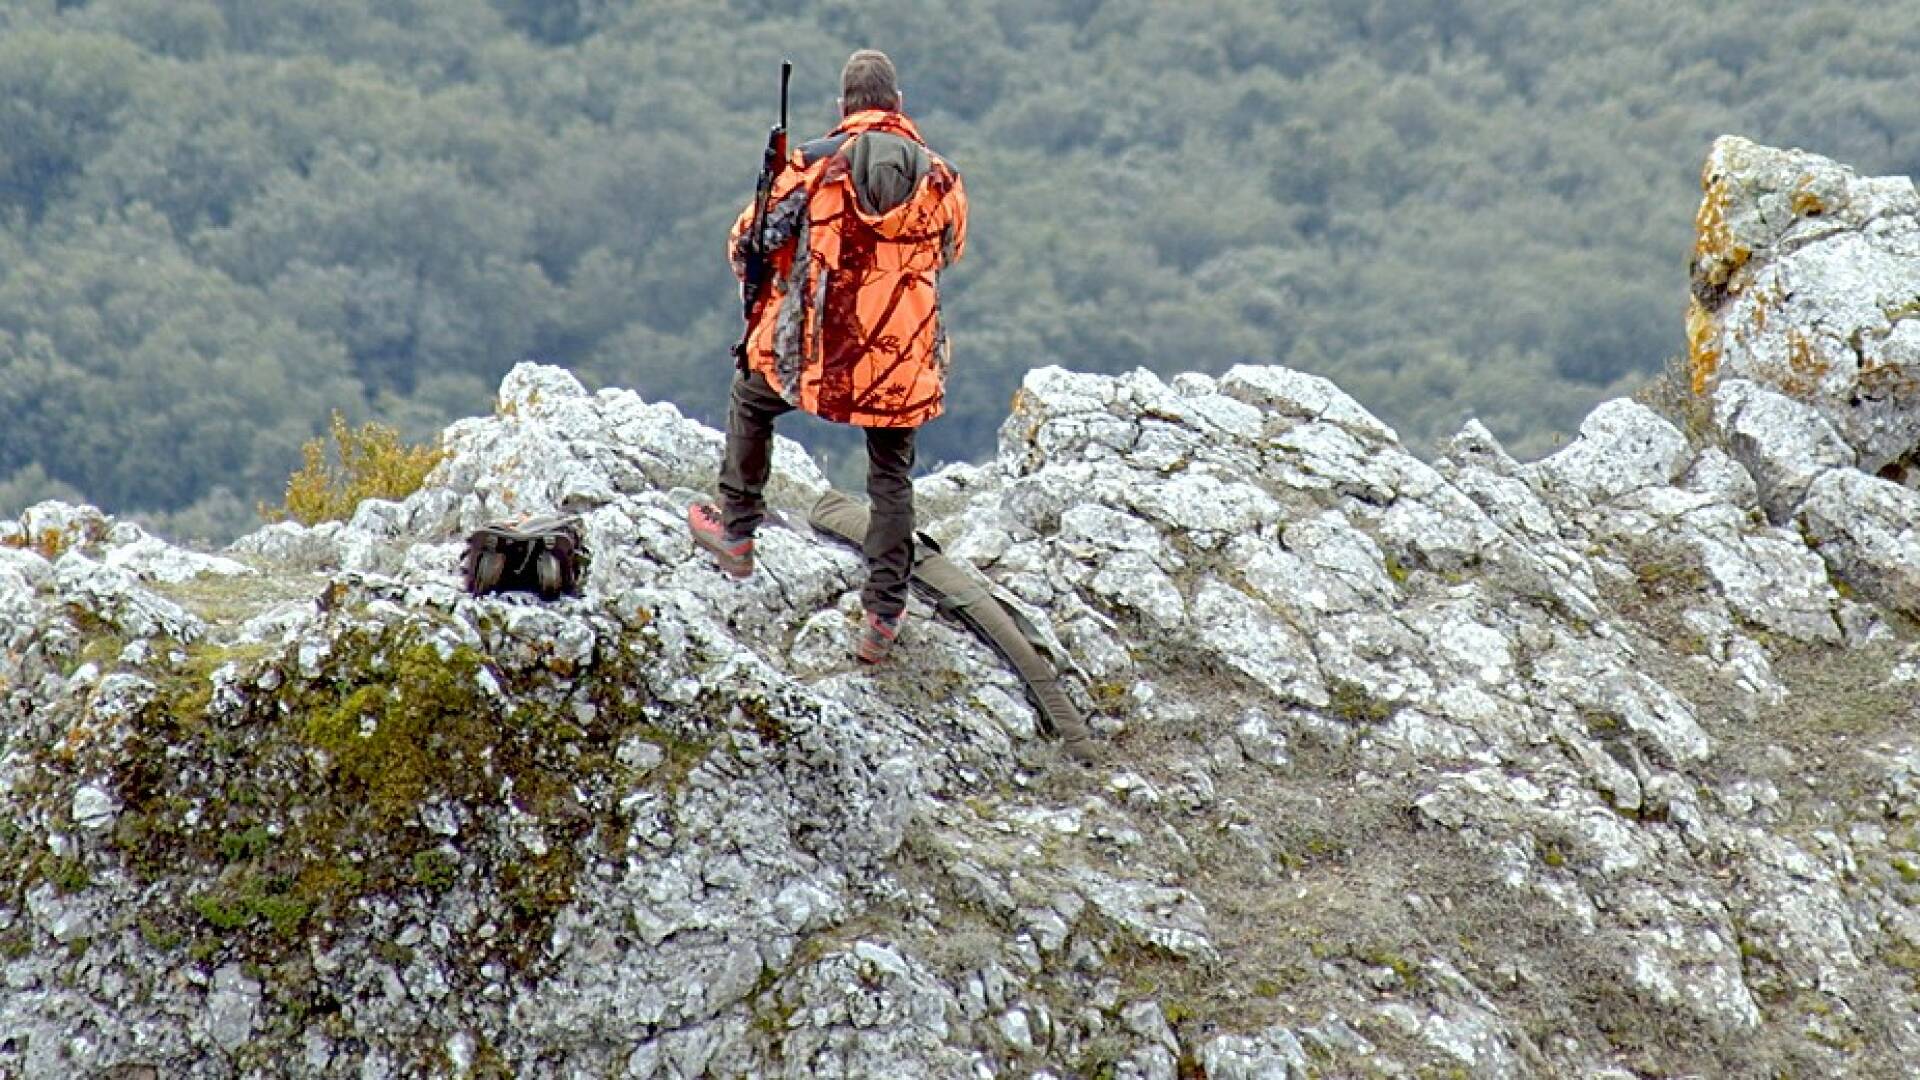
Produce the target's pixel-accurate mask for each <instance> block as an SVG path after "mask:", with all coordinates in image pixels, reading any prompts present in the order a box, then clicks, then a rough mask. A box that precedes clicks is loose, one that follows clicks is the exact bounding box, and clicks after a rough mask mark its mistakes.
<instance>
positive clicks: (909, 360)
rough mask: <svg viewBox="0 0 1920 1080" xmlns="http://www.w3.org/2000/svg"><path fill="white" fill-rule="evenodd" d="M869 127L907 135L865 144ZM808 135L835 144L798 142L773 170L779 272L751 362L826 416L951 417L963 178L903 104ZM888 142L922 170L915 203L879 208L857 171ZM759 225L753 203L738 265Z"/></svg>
mask: <svg viewBox="0 0 1920 1080" xmlns="http://www.w3.org/2000/svg"><path fill="white" fill-rule="evenodd" d="M869 132H873V133H881V134H884V135H891V136H896V137H897V139H895V140H887V139H877V140H875V141H874V142H873V143H872V144H871V145H870V146H868V147H866V148H864V149H861V148H859V147H858V145H857V144H858V140H859V139H860V137H861V136H862V135H865V134H867V133H869ZM835 139H838V140H839V142H838V143H837V146H835V144H834V143H832V142H831V140H835ZM898 140H906V142H900V141H898ZM909 144H910V145H909ZM809 145H810V146H816V147H828V146H832V147H834V148H833V149H832V150H831V152H828V153H825V154H824V156H821V157H819V158H818V159H817V160H813V161H809V160H807V157H806V155H805V154H804V153H803V151H804V150H805V148H801V149H797V150H795V151H793V153H792V154H791V155H790V156H789V158H788V160H787V162H786V165H785V167H784V168H783V169H782V171H781V172H780V174H779V175H778V176H777V177H776V178H775V179H774V183H773V188H772V192H771V194H770V196H769V198H768V208H769V209H768V213H767V217H766V225H765V229H766V237H767V239H768V242H769V245H770V246H773V248H774V254H773V257H772V259H771V264H772V269H771V273H770V278H769V280H768V282H767V286H766V288H764V289H763V290H762V292H761V300H760V303H759V305H758V309H757V311H756V312H755V313H754V317H753V329H752V332H751V333H750V334H749V335H748V343H747V361H748V363H749V364H750V365H751V366H752V368H753V370H755V371H758V372H759V373H760V374H762V375H764V376H766V379H767V382H768V383H769V384H771V385H772V387H773V388H774V390H775V391H777V392H778V393H779V394H780V395H781V396H782V397H783V398H785V399H786V400H787V401H789V402H791V403H792V404H794V405H797V406H799V407H800V408H802V409H805V410H806V411H807V412H810V413H813V414H814V415H816V416H819V417H821V418H823V419H826V420H833V421H837V422H839V423H843V424H853V425H855V426H858V427H889V428H898V427H918V426H920V425H921V424H924V423H926V422H927V421H929V420H931V419H933V418H934V417H936V416H938V415H940V410H941V405H942V397H943V393H944V382H945V379H946V373H947V363H948V359H949V356H950V349H949V346H948V342H947V335H946V330H945V328H944V327H942V326H941V323H940V271H941V270H942V269H944V268H945V267H947V266H950V265H952V264H953V263H954V262H955V261H957V260H958V259H959V258H960V254H961V252H962V250H963V249H964V248H965V246H966V236H967V196H966V191H965V189H964V188H962V187H961V184H960V174H959V173H958V172H956V171H955V170H954V169H953V167H952V166H951V165H949V164H947V162H946V161H944V160H943V159H941V158H939V157H937V156H935V155H934V154H933V153H932V152H931V151H929V150H927V149H926V143H925V142H924V141H923V140H922V139H921V138H920V133H919V131H918V130H916V129H915V128H914V126H913V122H912V121H911V120H909V119H907V118H906V117H905V116H903V115H901V114H900V113H897V112H890V111H886V110H880V109H873V110H869V111H866V112H858V113H854V114H853V115H852V116H849V117H847V118H846V119H845V120H843V121H842V122H841V124H840V126H839V127H837V128H835V129H834V130H833V132H832V134H831V135H829V136H828V137H827V139H825V140H822V141H821V142H820V143H815V144H809ZM889 149H890V150H891V151H892V154H893V156H892V157H891V158H889V159H888V160H893V161H903V160H904V161H907V162H908V163H909V165H910V166H911V169H912V171H913V172H918V173H920V175H918V176H917V178H915V179H913V180H912V188H911V191H910V193H908V194H907V195H906V198H905V201H904V202H901V203H899V204H898V205H896V206H892V207H891V208H888V209H885V210H884V211H883V212H872V211H870V210H869V209H868V204H869V203H870V202H871V198H870V196H871V191H872V189H871V188H870V187H868V186H864V185H865V181H863V180H862V178H861V176H856V175H854V171H855V170H856V169H860V168H863V167H865V165H866V163H867V161H868V160H869V158H870V157H878V156H881V155H883V153H884V152H885V151H886V150H889ZM922 170H924V171H922ZM863 175H864V174H863ZM895 175H896V176H899V175H901V173H900V171H899V170H896V172H895ZM752 227H753V206H752V205H751V204H749V205H748V206H747V208H746V209H745V210H743V211H741V213H740V217H739V219H738V220H737V221H735V222H734V225H733V230H732V233H731V235H730V237H729V241H728V245H727V248H728V253H729V255H730V256H731V257H732V261H733V267H734V273H735V275H742V274H743V273H744V268H745V261H744V259H743V257H742V253H741V246H740V245H741V240H742V238H743V237H745V235H746V233H747V232H748V230H750V229H751V228H752Z"/></svg>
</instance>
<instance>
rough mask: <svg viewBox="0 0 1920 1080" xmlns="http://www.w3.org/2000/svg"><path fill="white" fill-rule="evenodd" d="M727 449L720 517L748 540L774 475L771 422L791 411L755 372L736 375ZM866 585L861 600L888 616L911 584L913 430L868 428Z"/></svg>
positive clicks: (730, 530)
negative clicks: (769, 476)
mask: <svg viewBox="0 0 1920 1080" xmlns="http://www.w3.org/2000/svg"><path fill="white" fill-rule="evenodd" d="M732 397H733V400H732V404H731V405H730V407H729V408H728V409H727V450H726V456H725V457H723V458H722V459H721V461H720V504H721V505H720V513H721V516H722V517H723V518H724V520H725V522H726V530H727V535H728V536H729V537H734V538H738V537H743V536H752V535H753V534H754V530H756V529H758V528H759V527H760V522H761V521H762V520H764V519H765V518H766V516H767V503H766V500H765V499H764V498H763V497H762V495H761V493H762V492H763V491H765V490H766V487H767V477H768V475H769V474H770V473H771V472H772V471H773V422H774V421H775V420H776V419H778V418H780V417H781V416H784V415H786V414H787V413H790V412H792V411H793V408H794V407H793V406H792V405H790V404H788V403H787V401H786V399H785V398H782V397H781V396H780V395H779V394H776V393H774V392H773V387H771V386H769V385H768V384H767V380H766V377H765V376H764V375H761V374H760V373H759V372H757V371H756V372H753V373H751V374H747V375H741V374H735V375H734V377H733V395H732ZM864 430H865V431H866V433H867V502H868V504H869V507H870V510H869V515H868V518H867V536H866V540H865V542H864V543H863V544H861V551H862V552H863V553H864V554H865V555H866V558H867V584H866V588H865V589H863V590H861V593H860V601H861V603H862V604H864V605H865V606H866V609H867V610H868V611H871V612H873V613H875V614H877V615H881V616H885V617H887V618H892V617H893V616H895V615H898V614H899V613H900V612H901V611H902V610H903V609H905V608H906V606H907V586H908V584H909V583H910V582H911V581H912V580H913V435H914V432H915V431H917V430H919V429H917V428H866V429H864Z"/></svg>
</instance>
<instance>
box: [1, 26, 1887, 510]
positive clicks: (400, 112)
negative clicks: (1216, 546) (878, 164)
mask: <svg viewBox="0 0 1920 1080" xmlns="http://www.w3.org/2000/svg"><path fill="white" fill-rule="evenodd" d="M867 45H871V46H874V47H878V48H882V49H885V50H886V51H888V52H889V53H890V54H892V56H893V57H894V59H895V60H896V61H897V62H898V64H899V68H900V71H901V80H902V83H903V84H904V86H905V88H906V92H907V106H908V111H909V112H910V113H912V114H913V115H914V117H915V118H916V119H917V120H918V122H919V123H920V125H921V127H922V130H923V131H924V133H925V134H926V135H927V137H928V139H929V140H930V141H931V142H932V144H933V145H934V146H935V147H936V148H937V149H939V150H940V151H941V152H943V153H944V154H946V155H947V156H949V157H950V158H951V159H952V160H953V161H954V162H955V163H956V164H957V165H958V166H959V168H960V169H961V170H962V172H963V173H964V175H965V177H966V180H967V185H968V189H969V193H970V195H971V198H972V201H973V206H974V217H973V234H972V243H971V246H970V251H969V255H968V258H967V260H966V262H964V263H963V264H962V265H961V266H960V267H959V268H957V269H956V270H955V271H954V272H953V273H951V274H950V275H948V277H947V279H946V281H945V285H944V288H945V293H946V298H945V310H946V312H947V317H948V322H949V326H950V328H951V330H952V333H953V336H954V339H955V342H956V353H955V355H956V360H955V371H954V374H953V377H952V380H951V383H950V402H949V414H948V415H947V416H946V417H944V418H942V419H941V420H939V421H937V422H936V423H934V424H933V425H931V426H930V427H929V428H927V429H926V431H925V432H924V433H923V436H922V442H921V456H922V462H923V464H931V463H935V462H939V461H951V460H961V459H975V458H979V457H982V456H984V455H986V454H988V453H990V452H991V449H992V445H993V439H994V435H995V431H996V429H997V427H998V425H999V423H1000V421H1001V420H1002V419H1003V418H1004V416H1005V415H1006V410H1007V404H1008V400H1009V397H1010V396H1011V394H1012V392H1013V390H1014V389H1015V388H1016V387H1017V386H1018V384H1019V380H1020V378H1021V376H1022V374H1023V373H1024V372H1026V371H1027V370H1028V369H1029V368H1032V367H1035V366H1039V365H1043V364H1061V365H1065V366H1067V367H1070V368H1075V369H1080V370H1088V371H1102V372H1119V371H1126V370H1131V369H1133V368H1135V367H1146V368H1150V369H1152V370H1154V371H1157V372H1160V373H1162V374H1171V373H1174V372H1178V371H1184V370H1197V371H1206V372H1219V371H1222V370H1224V369H1225V368H1226V367H1228V366H1230V365H1232V364H1234V363H1239V362H1246V361H1253V362H1265V363H1281V364H1287V365H1290V366H1292V367H1296V368H1301V369H1304V370H1308V371H1313V372H1317V373H1320V374H1324V375H1327V376H1329V377H1330V378H1332V379H1334V380H1336V381H1337V382H1338V383H1339V384H1340V385H1341V386H1342V387H1343V388H1345V389H1346V390H1347V391H1349V392H1350V393H1353V394H1354V395H1355V396H1357V397H1358V398H1360V399H1361V400H1362V401H1363V402H1364V403H1365V404H1366V405H1368V406H1369V407H1370V408H1372V409H1373V410H1375V411H1376V412H1377V413H1379V414H1380V415H1381V416H1382V417H1383V418H1384V419H1386V420H1387V421H1388V422H1390V423H1392V424H1394V425H1395V426H1396V427H1397V428H1398V429H1399V430H1400V432H1401V434H1402V435H1403V437H1405V438H1407V439H1408V440H1409V441H1410V442H1412V443H1413V444H1414V445H1416V446H1427V445H1431V442H1432V441H1433V440H1435V439H1438V438H1442V437H1444V436H1446V435H1447V434H1450V433H1451V432H1453V431H1455V430H1457V429H1458V427H1459V426H1460V424H1461V423H1462V422H1463V421H1464V420H1466V419H1467V418H1469V417H1476V416H1477V417H1479V418H1480V419H1481V420H1482V421H1483V422H1484V423H1486V424H1487V425H1488V426H1489V427H1490V428H1492V429H1493V431H1494V432H1495V433H1496V434H1497V435H1499V436H1500V437H1501V438H1502V439H1504V440H1506V441H1507V442H1508V445H1509V446H1510V447H1511V448H1512V449H1513V450H1514V451H1515V452H1516V453H1518V454H1520V455H1521V456H1533V455H1538V454H1541V453H1545V452H1547V451H1549V450H1551V449H1552V448H1553V446H1554V445H1555V444H1556V442H1557V441H1559V440H1561V439H1563V438H1564V437H1565V434H1566V433H1567V432H1568V431H1569V430H1570V429H1572V428H1573V427H1574V426H1576V425H1577V423H1578V421H1579V419H1580V417H1581V416H1582V415H1584V413H1585V411H1586V410H1587V409H1588V408H1589V407H1591V405H1592V404H1594V403H1595V402H1596V401H1598V400H1600V399H1602V398H1603V397H1607V396H1615V395H1618V394H1621V393H1624V392H1626V391H1628V390H1631V389H1632V388H1633V387H1635V386H1637V385H1639V384H1641V383H1643V382H1645V381H1646V380H1647V379H1649V378H1650V377H1651V376H1653V375H1654V374H1656V373H1657V372H1658V371H1659V370H1660V369H1661V367H1662V365H1663V363H1664V362H1665V361H1666V359H1667V358H1668V357H1669V356H1671V355H1672V354H1674V353H1675V352H1677V351H1678V350H1679V347H1680V344H1681V322H1682V314H1683V311H1684V307H1685V296H1686V287H1687V265H1686V264H1687V257H1688V253H1689V248H1690V245H1691V241H1692V227H1691V220H1690V219H1691V216H1692V214H1693V212H1694V208H1695V205H1696V204H1697V202H1698V198H1699V189H1698V171H1699V166H1700V162H1701V160H1702V159H1703V157H1704V155H1705V153H1706V150H1707V148H1708V146H1709V144H1710V143H1711V141H1712V139H1713V138H1714V137H1715V136H1717V135H1719V134H1722V133H1727V132H1734V133H1740V134H1744V135H1747V136H1749V137H1751V138H1754V139H1757V140H1760V141H1763V142H1768V143H1773V144H1779V145H1795V146H1802V147H1805V148H1808V149H1811V150H1815V151H1817V152H1819V153H1823V154H1827V155H1831V156H1834V157H1837V158H1839V159H1840V160H1842V161H1846V162H1848V163H1850V164H1853V165H1855V166H1857V167H1859V168H1860V169H1861V170H1862V171H1864V172H1868V173H1875V174H1879V173H1896V174H1907V175H1912V174H1915V173H1917V172H1920V64H1916V63H1915V61H1914V58H1915V57H1916V56H1920V5H1916V4H1914V3H1911V2H1910V0H1870V2H1861V3H1802V2H1789V0H1715V2H1703V3H1697V4H1676V3H1672V2H1670V0H1602V2H1595V0H1583V2H1570V0H1285V2H1270V0H1192V2H1181V3H1171V2H1157V0H1104V2H1102V0H939V2H920V0H899V2H895V3H890V4H884V5H879V4H856V3H852V2H848V0H822V2H819V3H812V4H806V5H798V4H780V3H773V2H770V0H730V2H725V3H722V2H719V0H701V2H695V0H658V2H625V3H615V2H612V0H274V2H271V3H259V2H255V0H80V2H75V0H4V6H0V514H7V515H10V514H12V513H15V512H17V511H18V510H19V509H20V508H22V507H23V506H25V505H27V504H29V503H31V502H33V501H36V500H38V499H40V498H44V497H53V496H60V497H67V498H75V499H84V500H86V501H91V502H94V503H96V504H98V505H101V506H103V507H105V508H107V509H109V510H111V511H114V512H117V513H121V514H125V515H132V516H136V517H139V518H142V519H143V520H145V521H147V522H148V523H149V524H150V526H152V527H156V528H158V529H160V530H161V531H163V532H168V533H170V534H172V535H174V536H177V537H185V538H194V537H198V538H203V539H222V538H226V537H230V536H232V535H234V534H236V533H237V532H239V531H242V530H244V529H246V528H249V527H250V526H251V525H252V524H254V523H255V521H256V517H255V512H256V506H257V505H258V504H259V503H261V502H263V501H264V502H269V503H271V502H277V501H278V497H279V495H280V494H281V490H282V487H283V485H284V484H285V482H286V478H287V476H288V474H289V472H290V471H292V470H293V469H294V468H295V467H297V466H298V465H299V463H300V454H299V450H300V446H301V444H302V443H303V442H304V441H306V440H308V439H310V438H312V437H314V436H315V435H316V434H319V433H321V432H324V431H325V430H326V428H327V424H328V418H329V415H330V413H331V412H332V411H333V410H335V409H339V410H341V411H343V412H344V413H345V414H346V416H347V417H348V418H349V419H351V420H353V421H356V422H358V421H361V420H367V419H375V420H380V421H382V422H384V423H386V424H389V425H392V426H395V427H398V428H399V429H400V430H401V431H402V432H403V433H404V434H406V435H407V436H408V437H409V438H412V439H427V438H431V436H432V435H433V433H434V432H436V431H437V430H438V429H439V428H440V427H441V426H442V425H444V424H445V423H446V422H448V421H449V420H451V419H453V418H456V417H460V416H467V415H476V414H484V413H485V412H487V411H488V410H489V408H490V399H491V393H492V391H493V388H494V387H495V385H496V384H497V382H498V379H499V377H500V376H501V375H502V374H503V373H504V372H505V371H506V370H507V369H508V368H509V367H510V366H511V365H512V364H513V363H514V362H516V361H518V360H522V359H527V358H537V359H542V360H546V361H549V362H553V363H558V364H562V365H565V366H567V367H569V368H571V369H572V370H573V371H575V372H576V373H577V374H579V375H580V377H581V378H582V379H583V380H584V381H585V382H587V383H588V385H590V386H594V387H598V386H627V387H631V388H633V389H635V390H637V391H638V392H639V393H640V394H642V395H643V396H644V397H646V398H648V399H650V400H663V399H664V400H671V401H674V402H676V403H678V404H679V405H680V406H681V407H682V408H683V409H684V410H685V411H687V412H688V413H690V414H692V415H694V416H698V417H700V418H702V419H705V420H707V421H709V422H715V421H717V420H718V419H719V416H720V409H721V407H722V405H723V404H724V401H725V392H726V381H727V377H728V374H729V372H728V358H727V355H726V350H727V346H728V345H729V344H730V343H731V342H732V341H733V340H734V339H735V338H736V337H737V335H738V320H739V312H738V305H737V303H736V302H735V300H734V290H733V283H732V280H731V277H730V275H729V273H728V271H727V268H726V263H725V260H724V257H723V237H724V235H725V233H726V229H727V226H728V224H729V223H730V221H731V219H732V217H733V215H734V214H735V213H736V212H737V210H738V208H739V207H740V206H741V205H742V204H743V203H744V201H745V199H746V196H747V194H748V192H749V191H750V189H751V184H752V177H753V173H754V170H755V168H756V167H757V164H758V159H759V150H760V147H761V145H762V144H763V142H764V139H765V136H766V131H767V127H768V125H769V124H770V123H771V122H772V120H773V117H774V113H775V105H776V88H777V74H776V73H777V65H778V62H779V60H780V58H781V57H783V56H787V57H792V58H794V59H795V60H796V62H797V71H796V75H795V79H794V110H793V129H794V132H795V136H796V138H806V137H810V136H811V135H813V134H816V133H818V132H821V131H824V130H825V129H826V128H828V127H829V126H831V124H832V122H833V120H834V118H835V112H834V104H833V100H834V94H835V92H836V89H837V79H838V73H839V66H840V62H841V61H842V60H843V59H844V58H845V56H846V55H847V53H848V52H849V51H850V50H851V49H853V48H855V47H859V46H867ZM786 427H791V429H792V433H794V434H796V435H799V436H801V437H802V438H803V440H805V441H807V442H809V444H810V445H812V446H813V447H814V448H815V450H816V452H817V453H819V454H821V455H822V456H823V457H824V458H825V459H826V461H827V464H828V467H829V470H830V472H833V473H835V474H837V475H840V476H841V477H842V478H843V479H846V478H851V477H857V476H858V475H859V471H858V470H859V467H860V465H861V461H860V460H859V458H858V457H856V456H855V454H856V453H857V451H856V449H855V447H856V444H854V443H853V442H851V441H850V440H849V439H847V438H846V437H844V435H845V433H840V434H839V435H836V433H835V432H832V431H828V430H825V429H824V428H823V427H806V426H804V425H800V424H793V425H787V426H786ZM783 429H784V428H783Z"/></svg>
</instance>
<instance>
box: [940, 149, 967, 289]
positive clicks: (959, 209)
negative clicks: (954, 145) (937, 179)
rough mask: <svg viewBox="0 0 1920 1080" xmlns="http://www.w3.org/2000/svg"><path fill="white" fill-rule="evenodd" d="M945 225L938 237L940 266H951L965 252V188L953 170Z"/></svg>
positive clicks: (958, 174) (957, 171)
mask: <svg viewBox="0 0 1920 1080" xmlns="http://www.w3.org/2000/svg"><path fill="white" fill-rule="evenodd" d="M946 216H947V225H946V228H945V229H944V230H943V231H942V232H941V236H940V264H941V265H942V266H952V265H953V264H954V263H957V262H959V261H960V256H962V255H964V254H966V250H967V187H966V185H965V184H964V183H962V182H961V180H960V172H959V170H957V169H956V170H954V173H953V187H952V188H951V189H949V190H948V191H947V197H946Z"/></svg>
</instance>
